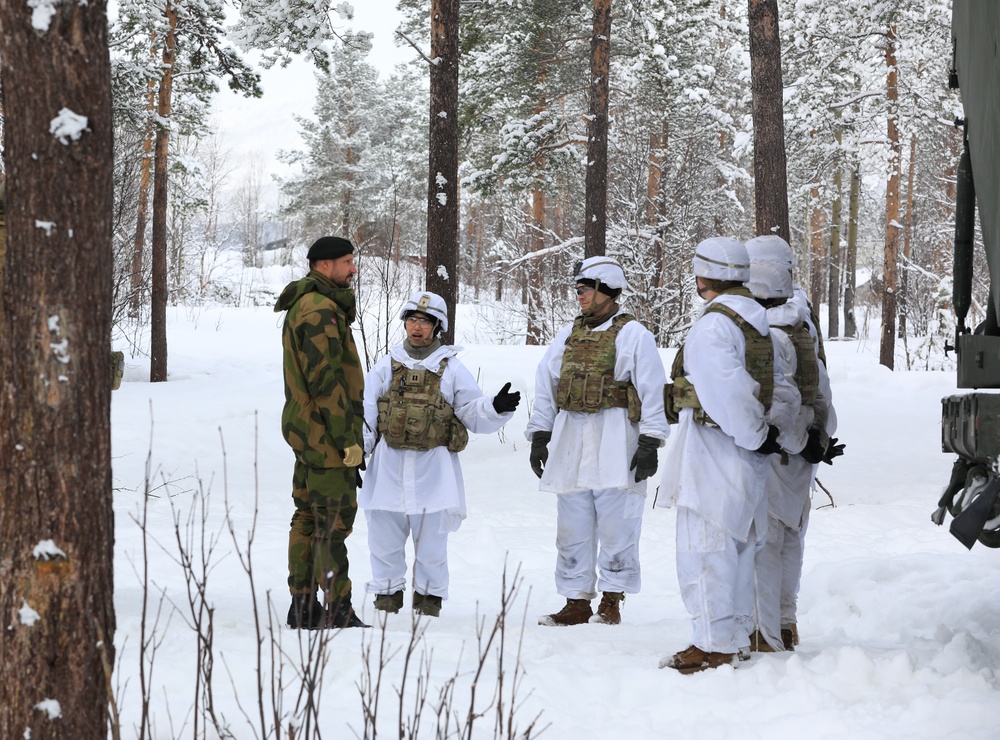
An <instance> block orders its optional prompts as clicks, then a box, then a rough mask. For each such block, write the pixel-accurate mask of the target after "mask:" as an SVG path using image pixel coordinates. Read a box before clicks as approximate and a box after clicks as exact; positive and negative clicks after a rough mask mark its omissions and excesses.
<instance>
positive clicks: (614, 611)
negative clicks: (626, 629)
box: [590, 591, 625, 624]
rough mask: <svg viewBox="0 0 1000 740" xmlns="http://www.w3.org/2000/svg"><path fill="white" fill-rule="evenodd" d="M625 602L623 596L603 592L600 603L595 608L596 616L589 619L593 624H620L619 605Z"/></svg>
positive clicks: (619, 593)
mask: <svg viewBox="0 0 1000 740" xmlns="http://www.w3.org/2000/svg"><path fill="white" fill-rule="evenodd" d="M623 601H625V594H623V593H621V592H615V591H605V592H604V595H603V596H601V603H600V604H599V605H598V606H597V614H595V615H594V616H592V617H591V618H590V621H591V622H592V623H594V624H621V623H622V615H621V607H620V604H621V603H622V602H623Z"/></svg>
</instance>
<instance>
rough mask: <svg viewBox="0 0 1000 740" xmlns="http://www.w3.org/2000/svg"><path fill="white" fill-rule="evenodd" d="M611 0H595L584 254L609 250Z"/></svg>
mask: <svg viewBox="0 0 1000 740" xmlns="http://www.w3.org/2000/svg"><path fill="white" fill-rule="evenodd" d="M610 57H611V0H594V34H593V36H591V37H590V121H589V125H588V126H587V131H588V139H587V193H586V201H587V205H586V218H585V220H584V224H583V242H584V254H585V255H586V256H587V257H594V256H596V255H602V254H604V253H605V249H606V246H607V228H608V76H609V73H610V69H611V60H610Z"/></svg>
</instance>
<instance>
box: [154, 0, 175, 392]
mask: <svg viewBox="0 0 1000 740" xmlns="http://www.w3.org/2000/svg"><path fill="white" fill-rule="evenodd" d="M164 13H165V14H166V19H167V36H166V38H165V39H164V43H163V76H162V77H161V78H160V87H159V90H158V92H157V105H156V114H157V117H158V118H159V119H160V124H158V126H157V129H156V143H155V146H154V149H153V162H154V169H153V243H152V252H153V264H152V281H151V285H152V290H151V291H150V304H151V310H150V328H149V344H150V347H149V381H150V382H151V383H160V382H163V381H165V380H166V379H167V296H168V290H167V175H168V173H167V168H168V165H169V162H168V155H169V151H170V130H169V129H168V128H167V126H166V125H165V122H166V121H169V120H170V112H171V95H172V91H173V85H174V54H175V49H176V45H177V37H176V30H177V11H176V10H175V9H174V6H173V3H171V2H170V0H167V4H166V6H165V8H164Z"/></svg>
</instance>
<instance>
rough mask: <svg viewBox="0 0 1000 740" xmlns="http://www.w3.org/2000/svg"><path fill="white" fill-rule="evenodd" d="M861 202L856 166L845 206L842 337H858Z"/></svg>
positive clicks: (858, 173) (859, 178)
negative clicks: (856, 296) (856, 303)
mask: <svg viewBox="0 0 1000 740" xmlns="http://www.w3.org/2000/svg"><path fill="white" fill-rule="evenodd" d="M860 200H861V173H860V172H858V166H857V164H855V165H854V168H853V169H852V170H851V194H850V197H849V198H848V206H847V255H846V257H845V258H844V264H845V267H846V270H847V275H846V276H845V277H844V336H845V337H848V338H853V337H856V336H858V323H857V320H856V318H855V316H854V294H855V291H856V290H857V285H858V213H859V211H860V205H859V202H860Z"/></svg>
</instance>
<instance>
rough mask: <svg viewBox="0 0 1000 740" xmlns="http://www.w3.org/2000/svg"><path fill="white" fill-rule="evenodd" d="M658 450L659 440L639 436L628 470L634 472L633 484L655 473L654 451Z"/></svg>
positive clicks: (642, 435) (655, 460) (643, 435)
mask: <svg viewBox="0 0 1000 740" xmlns="http://www.w3.org/2000/svg"><path fill="white" fill-rule="evenodd" d="M658 449H660V440H658V439H657V438H656V437H650V436H648V435H645V434H640V435H639V446H638V447H637V448H636V450H635V454H634V455H632V464H631V465H629V466H628V469H629V470H634V471H635V482H636V483H638V482H639V481H643V480H646V478H649V477H650V476H651V475H652V474H653V473H655V472H656V466H657V459H656V451H657V450H658Z"/></svg>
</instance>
